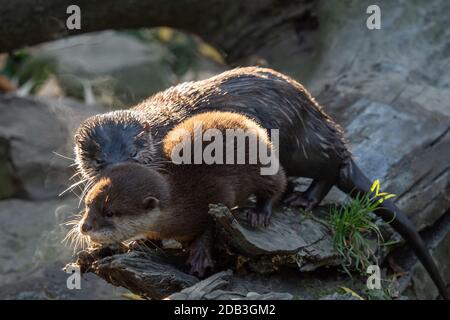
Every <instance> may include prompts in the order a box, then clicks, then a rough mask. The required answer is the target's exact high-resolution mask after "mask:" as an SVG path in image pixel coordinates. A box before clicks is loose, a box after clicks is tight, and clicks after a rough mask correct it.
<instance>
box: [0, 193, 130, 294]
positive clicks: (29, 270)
mask: <svg viewBox="0 0 450 320" xmlns="http://www.w3.org/2000/svg"><path fill="white" fill-rule="evenodd" d="M78 210H79V209H78V208H77V202H76V201H75V199H72V200H68V199H65V200H49V201H41V202H36V201H26V200H18V199H15V200H3V201H0V247H1V248H2V250H1V253H0V299H27V300H28V299H89V298H91V299H92V298H97V299H102V298H104V299H108V298H109V299H118V298H121V296H120V295H121V294H122V293H123V292H125V290H124V289H115V288H114V287H112V286H111V285H109V284H107V283H106V282H104V281H103V280H101V279H99V278H97V277H95V276H94V275H88V276H85V277H83V278H82V281H81V290H69V289H68V288H67V285H66V281H67V277H68V274H66V273H65V272H63V271H62V267H63V266H64V264H65V261H67V260H68V259H71V256H72V254H71V252H72V250H71V248H69V247H66V246H65V245H64V244H63V243H62V240H63V238H64V236H65V235H66V232H67V230H66V229H65V228H64V227H63V226H61V225H60V224H61V223H62V222H64V221H66V220H67V219H68V217H69V216H70V215H72V214H73V213H75V212H78Z"/></svg>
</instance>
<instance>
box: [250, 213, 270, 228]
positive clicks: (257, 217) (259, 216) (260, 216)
mask: <svg viewBox="0 0 450 320" xmlns="http://www.w3.org/2000/svg"><path fill="white" fill-rule="evenodd" d="M270 216H271V214H270V213H268V212H265V211H257V210H255V209H251V210H249V211H247V221H248V223H250V225H251V226H252V227H253V228H258V227H264V228H266V227H268V226H269V224H270Z"/></svg>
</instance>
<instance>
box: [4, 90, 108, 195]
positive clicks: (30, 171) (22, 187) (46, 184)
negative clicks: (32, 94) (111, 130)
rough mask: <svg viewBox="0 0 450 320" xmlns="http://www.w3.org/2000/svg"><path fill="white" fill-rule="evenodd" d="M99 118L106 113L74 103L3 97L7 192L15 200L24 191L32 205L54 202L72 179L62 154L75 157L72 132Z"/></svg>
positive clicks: (68, 162) (61, 100)
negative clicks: (85, 121)
mask: <svg viewBox="0 0 450 320" xmlns="http://www.w3.org/2000/svg"><path fill="white" fill-rule="evenodd" d="M99 112H104V109H103V108H102V107H100V106H86V105H84V104H80V103H79V102H76V101H74V100H71V99H56V100H54V99H44V98H27V97H17V96H14V95H8V96H7V95H0V148H2V151H3V156H1V158H2V159H3V160H0V165H1V169H0V170H1V172H5V173H2V174H5V175H6V177H7V179H5V180H2V184H3V183H5V184H6V183H8V184H9V187H6V188H7V190H9V191H5V192H8V193H9V196H12V195H14V194H17V193H19V192H20V191H22V196H25V197H28V198H31V199H48V198H52V197H53V198H54V197H56V196H57V195H58V194H59V193H60V192H61V191H63V190H64V189H65V188H66V186H67V185H68V183H70V181H69V177H70V176H71V175H73V173H74V168H72V167H70V165H71V164H72V163H73V161H72V160H70V159H65V158H63V157H61V156H59V155H58V154H60V155H62V156H66V157H69V158H71V157H73V151H72V148H73V133H74V131H75V130H76V129H77V127H78V125H79V123H80V122H81V121H82V120H83V119H84V118H86V117H88V116H90V115H93V114H96V113H99ZM6 152H7V154H5V153H6ZM8 181H9V182H8ZM13 182H14V184H13ZM11 188H12V190H11ZM14 188H15V189H14ZM17 189H19V190H17ZM7 195H8V194H7ZM0 197H1V195H0Z"/></svg>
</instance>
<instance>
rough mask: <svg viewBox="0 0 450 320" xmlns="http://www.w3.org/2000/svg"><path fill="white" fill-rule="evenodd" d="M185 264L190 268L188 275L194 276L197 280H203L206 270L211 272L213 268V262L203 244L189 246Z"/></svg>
mask: <svg viewBox="0 0 450 320" xmlns="http://www.w3.org/2000/svg"><path fill="white" fill-rule="evenodd" d="M187 264H188V265H190V267H191V269H190V271H189V273H190V274H192V275H196V276H198V277H199V278H203V276H204V275H205V273H206V270H207V269H208V268H210V269H211V270H212V269H213V267H214V261H213V260H212V258H211V254H210V252H209V250H208V248H207V247H206V246H205V245H203V244H195V245H194V246H191V248H190V250H189V258H188V260H187Z"/></svg>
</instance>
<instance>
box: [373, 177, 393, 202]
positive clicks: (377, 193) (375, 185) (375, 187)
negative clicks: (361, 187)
mask: <svg viewBox="0 0 450 320" xmlns="http://www.w3.org/2000/svg"><path fill="white" fill-rule="evenodd" d="M370 192H374V193H375V197H379V199H378V202H379V203H382V202H383V201H384V200H387V199H390V198H393V197H395V194H392V193H388V192H381V193H380V180H379V179H376V180H375V181H374V182H373V184H372V187H371V188H370Z"/></svg>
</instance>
